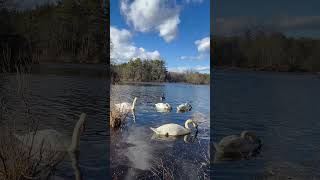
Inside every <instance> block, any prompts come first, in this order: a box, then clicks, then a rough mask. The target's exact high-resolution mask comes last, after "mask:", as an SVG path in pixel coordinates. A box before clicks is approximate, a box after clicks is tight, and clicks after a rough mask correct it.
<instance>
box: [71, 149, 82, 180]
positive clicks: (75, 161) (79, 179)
mask: <svg viewBox="0 0 320 180" xmlns="http://www.w3.org/2000/svg"><path fill="white" fill-rule="evenodd" d="M69 156H70V160H71V166H72V168H73V170H74V175H75V179H76V180H82V176H81V171H80V167H79V163H78V154H77V153H76V152H69Z"/></svg>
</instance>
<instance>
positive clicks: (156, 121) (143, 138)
mask: <svg viewBox="0 0 320 180" xmlns="http://www.w3.org/2000/svg"><path fill="white" fill-rule="evenodd" d="M111 92H112V93H111V94H112V95H111V100H112V104H114V103H119V102H132V100H133V98H134V97H137V98H138V100H137V104H136V110H135V121H134V120H133V117H132V115H130V116H129V117H128V118H127V120H126V122H127V123H126V125H125V128H123V129H122V130H119V131H111V132H110V133H111V135H110V136H111V144H110V166H111V173H112V176H113V178H114V179H163V178H165V177H168V176H170V175H173V177H174V178H175V179H181V178H183V179H198V178H199V179H206V178H207V179H208V169H209V164H207V163H206V162H207V161H206V158H208V155H209V151H208V145H209V136H210V133H209V132H210V131H209V130H210V129H209V127H210V123H209V121H210V118H209V117H210V98H209V97H210V86H206V85H189V84H169V83H168V84H166V83H165V84H154V83H153V84H146V83H144V84H123V85H114V86H113V87H112V91H111ZM162 94H164V95H165V98H166V99H165V100H164V102H166V103H169V104H170V105H171V106H172V107H173V109H172V111H171V112H167V113H160V112H156V110H155V106H154V104H155V103H158V102H159V101H160V97H161V96H162ZM186 102H189V103H191V105H192V110H191V111H189V112H186V113H177V112H176V107H177V106H178V105H179V104H182V103H186ZM189 118H194V119H196V120H197V121H198V122H199V123H198V124H199V127H198V129H199V130H198V133H197V134H196V133H195V132H192V133H191V134H190V136H187V137H186V138H187V141H184V137H179V138H177V139H174V138H170V139H168V138H164V139H157V138H154V136H153V131H151V130H150V127H159V126H161V125H163V124H167V123H176V124H180V125H182V126H184V123H185V121H186V120H187V119H189ZM163 171H164V172H163ZM159 172H160V173H159ZM130 177H131V178H130Z"/></svg>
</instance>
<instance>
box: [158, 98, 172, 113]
mask: <svg viewBox="0 0 320 180" xmlns="http://www.w3.org/2000/svg"><path fill="white" fill-rule="evenodd" d="M163 100H165V97H164V94H162V96H161V97H160V101H163ZM154 105H155V107H156V110H157V111H158V112H169V111H171V110H172V107H171V106H170V104H169V103H156V104H154Z"/></svg>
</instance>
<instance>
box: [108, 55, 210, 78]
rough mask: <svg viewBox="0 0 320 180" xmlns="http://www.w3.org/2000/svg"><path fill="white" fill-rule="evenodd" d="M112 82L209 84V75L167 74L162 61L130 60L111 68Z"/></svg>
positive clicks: (192, 73)
mask: <svg viewBox="0 0 320 180" xmlns="http://www.w3.org/2000/svg"><path fill="white" fill-rule="evenodd" d="M111 72H112V73H111V74H112V81H113V82H114V83H118V82H185V83H193V84H209V82H210V75H209V74H201V73H198V72H192V71H186V72H182V73H177V72H168V71H167V68H166V66H165V61H163V60H141V59H139V58H137V59H132V60H130V61H129V62H127V63H123V64H113V65H112V66H111Z"/></svg>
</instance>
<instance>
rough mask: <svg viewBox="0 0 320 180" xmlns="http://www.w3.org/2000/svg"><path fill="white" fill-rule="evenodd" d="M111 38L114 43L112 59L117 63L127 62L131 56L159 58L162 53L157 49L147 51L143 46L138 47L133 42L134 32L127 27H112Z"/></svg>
mask: <svg viewBox="0 0 320 180" xmlns="http://www.w3.org/2000/svg"><path fill="white" fill-rule="evenodd" d="M110 38H111V43H112V45H111V46H112V50H111V59H113V60H115V62H116V63H123V62H127V61H128V60H129V59H131V58H141V59H159V58H160V53H159V52H158V51H157V50H155V51H146V50H145V49H144V48H142V47H139V48H138V47H136V46H135V45H134V43H133V42H131V38H132V34H131V32H130V31H128V30H126V29H118V28H116V27H114V26H111V27H110Z"/></svg>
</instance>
